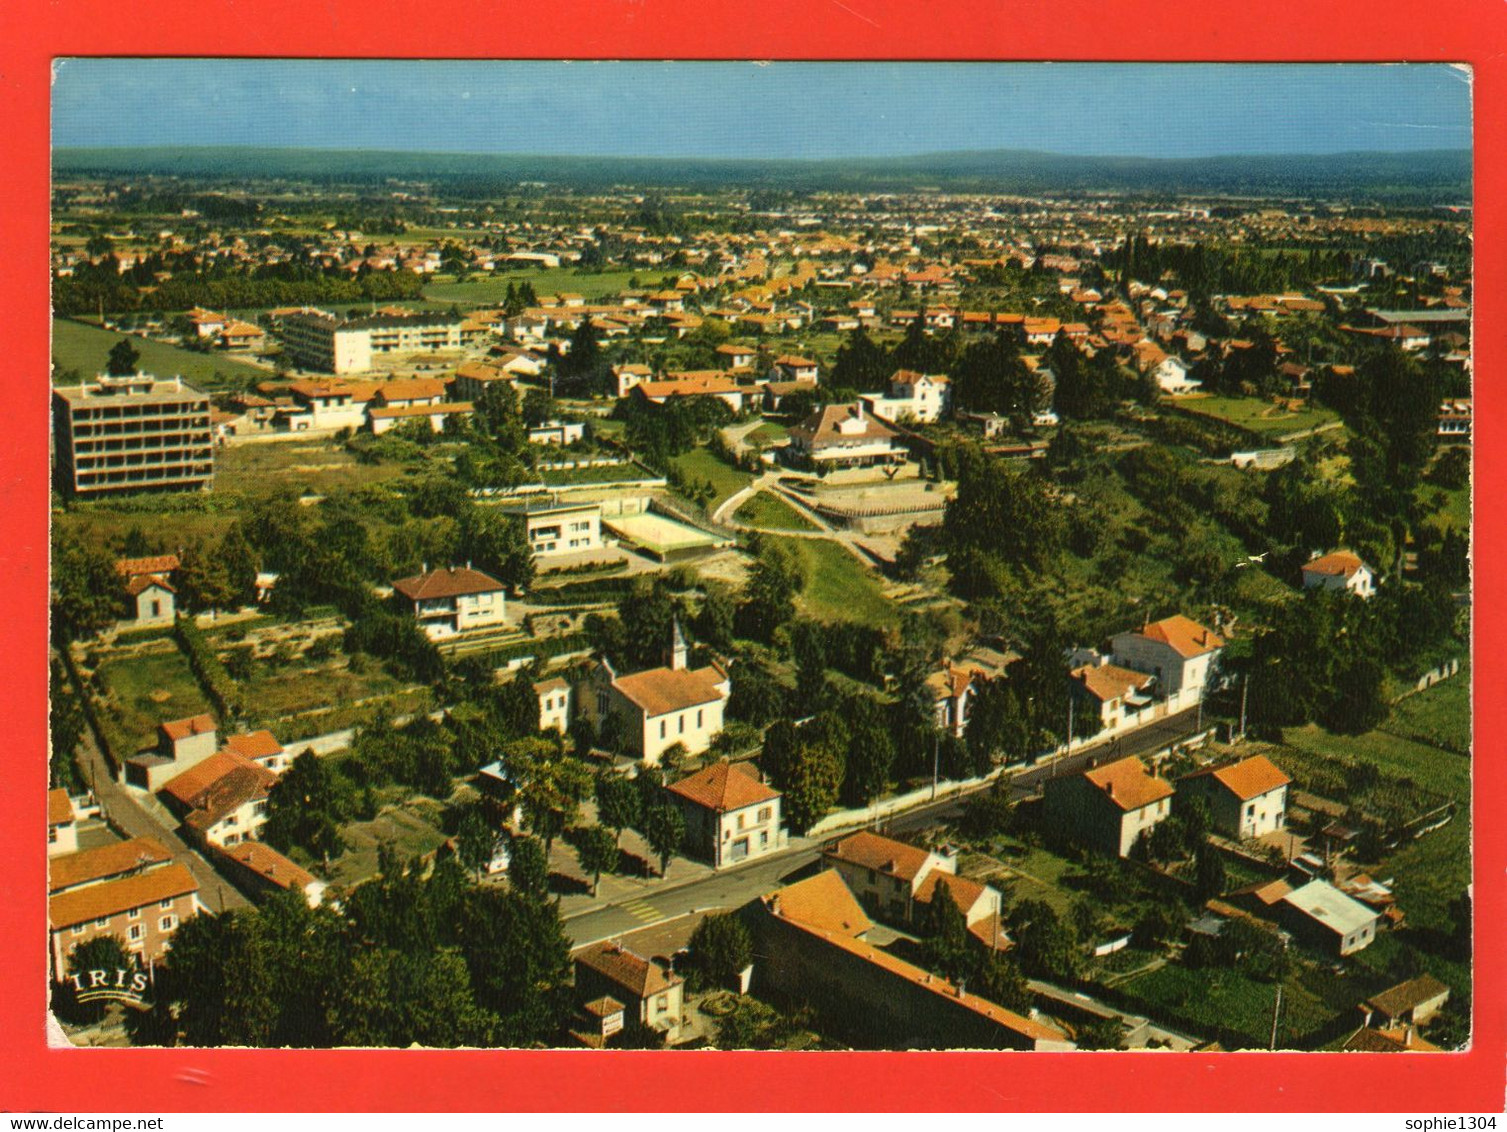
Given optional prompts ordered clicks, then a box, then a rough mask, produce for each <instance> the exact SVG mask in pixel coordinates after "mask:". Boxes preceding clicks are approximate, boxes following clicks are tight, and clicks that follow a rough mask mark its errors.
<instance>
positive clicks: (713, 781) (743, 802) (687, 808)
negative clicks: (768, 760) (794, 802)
mask: <svg viewBox="0 0 1507 1132" xmlns="http://www.w3.org/2000/svg"><path fill="white" fill-rule="evenodd" d="M669 797H670V802H671V804H672V805H674V806H675V807H676V808H677V809H679V810H680V812H681V814H682V816H683V817H684V818H685V841H684V846H685V849H686V852H687V853H689V854H691V855H693V856H696V857H699V858H701V859H702V860H705V861H710V862H711V863H712V867H713V868H719V869H720V868H721V867H722V866H724V865H736V864H738V863H739V862H742V861H747V860H750V859H752V858H755V857H762V856H764V855H765V854H768V853H773V852H775V851H776V850H778V849H781V848H783V847H784V845H785V833H784V831H783V830H782V829H781V828H780V792H779V791H778V790H773V789H771V788H770V787H768V786H766V785H764V783H763V782H762V781H760V779H759V772H758V770H757V769H756V768H755V767H754V766H753V765H752V764H750V763H741V762H740V763H729V762H726V761H725V760H724V761H722V762H718V763H716V764H714V765H712V766H709V767H706V768H704V769H702V770H699V771H697V772H696V773H695V774H692V775H689V776H688V777H686V778H682V779H681V780H680V781H679V782H676V783H674V784H673V785H671V786H670V787H669Z"/></svg>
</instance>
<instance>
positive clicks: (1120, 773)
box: [1083, 755, 1172, 811]
mask: <svg viewBox="0 0 1507 1132" xmlns="http://www.w3.org/2000/svg"><path fill="white" fill-rule="evenodd" d="M1083 777H1084V778H1086V779H1088V780H1089V781H1090V782H1092V783H1093V784H1094V785H1095V786H1097V787H1098V788H1099V789H1100V790H1102V791H1104V793H1105V794H1106V795H1107V796H1108V797H1109V799H1110V800H1111V801H1113V802H1114V803H1115V805H1117V806H1119V807H1120V809H1122V810H1127V811H1128V810H1139V809H1141V808H1142V807H1143V806H1149V805H1151V804H1152V803H1153V802H1160V801H1161V800H1162V799H1163V798H1170V797H1171V796H1172V784H1171V783H1170V782H1168V781H1167V780H1166V779H1165V778H1157V777H1155V776H1154V775H1151V774H1148V773H1147V772H1146V765H1145V764H1144V763H1142V762H1141V760H1140V759H1138V758H1136V757H1135V756H1134V755H1131V756H1130V757H1129V758H1124V759H1119V760H1117V761H1115V762H1112V763H1106V764H1105V765H1104V766H1101V767H1096V768H1094V769H1093V770H1089V771H1084V773H1083Z"/></svg>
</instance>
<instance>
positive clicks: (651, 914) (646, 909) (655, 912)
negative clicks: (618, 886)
mask: <svg viewBox="0 0 1507 1132" xmlns="http://www.w3.org/2000/svg"><path fill="white" fill-rule="evenodd" d="M618 907H619V908H621V909H622V910H623V911H625V912H627V913H628V915H630V916H632V917H633V918H634V919H635V920H640V921H642V922H643V923H646V924H652V923H654V922H655V921H657V920H659V919H661V918H662V914H661V913H660V911H659V909H658V908H656V907H654V905H652V904H650V903H649V902H648V901H647V900H645V899H644V898H643V897H641V896H635V897H634V898H633V899H632V900H625V901H624V902H623V903H622V904H619V905H618Z"/></svg>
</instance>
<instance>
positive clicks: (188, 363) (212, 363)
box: [52, 318, 272, 390]
mask: <svg viewBox="0 0 1507 1132" xmlns="http://www.w3.org/2000/svg"><path fill="white" fill-rule="evenodd" d="M122 338H126V339H128V340H129V341H130V343H131V345H132V346H134V347H135V348H136V349H137V350H138V351H139V352H140V353H141V360H140V361H139V362H138V363H137V365H138V366H139V367H140V368H141V369H142V370H143V371H145V372H146V373H150V374H152V375H154V376H156V377H173V376H174V375H178V376H181V377H183V378H184V379H185V380H186V381H188V382H190V383H192V384H193V385H196V386H198V387H200V388H202V389H206V390H213V389H224V388H226V387H228V386H231V385H244V384H246V383H248V382H256V381H266V380H268V379H269V378H271V376H272V371H271V370H269V369H264V368H262V367H260V366H254V365H251V364H249V363H247V362H244V361H240V360H238V359H236V358H232V357H228V356H226V355H225V354H223V353H218V354H199V353H195V352H194V351H193V350H184V349H181V348H179V347H177V346H170V345H168V344H167V343H165V342H154V341H152V340H150V339H147V338H137V337H133V336H130V335H121V334H113V333H111V332H110V331H108V330H101V329H100V328H99V327H97V326H88V325H86V324H85V323H82V322H75V321H74V320H73V319H69V318H55V319H53V320H52V357H53V361H54V362H56V363H57V365H58V366H59V367H60V368H62V369H65V370H69V369H72V370H77V371H78V372H79V373H80V374H82V375H83V377H84V378H85V379H92V378H93V377H94V375H95V374H97V373H101V372H103V371H104V368H105V358H106V357H108V356H109V353H110V350H111V348H112V347H113V346H114V345H115V344H116V343H117V342H119V341H120V340H121V339H122Z"/></svg>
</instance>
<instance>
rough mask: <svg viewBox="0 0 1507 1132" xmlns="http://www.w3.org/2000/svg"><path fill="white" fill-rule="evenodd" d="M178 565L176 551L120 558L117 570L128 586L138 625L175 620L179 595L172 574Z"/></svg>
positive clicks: (128, 595)
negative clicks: (141, 556) (173, 552)
mask: <svg viewBox="0 0 1507 1132" xmlns="http://www.w3.org/2000/svg"><path fill="white" fill-rule="evenodd" d="M178 566H179V562H178V556H177V555H176V554H156V555H152V556H150V557H147V558H121V559H119V560H118V561H116V563H115V573H116V574H117V575H118V576H119V577H120V579H121V581H122V582H123V583H124V585H125V591H126V597H127V598H128V599H129V600H130V603H131V611H132V613H133V615H134V616H133V617H132V620H133V621H135V622H136V624H138V625H160V624H164V623H167V622H171V621H172V619H173V615H174V612H175V607H176V597H177V590H176V589H175V588H174V587H173V584H172V577H173V571H175V570H177V569H178Z"/></svg>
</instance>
